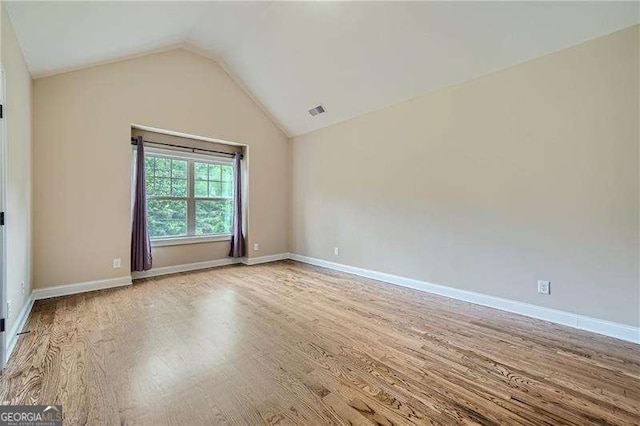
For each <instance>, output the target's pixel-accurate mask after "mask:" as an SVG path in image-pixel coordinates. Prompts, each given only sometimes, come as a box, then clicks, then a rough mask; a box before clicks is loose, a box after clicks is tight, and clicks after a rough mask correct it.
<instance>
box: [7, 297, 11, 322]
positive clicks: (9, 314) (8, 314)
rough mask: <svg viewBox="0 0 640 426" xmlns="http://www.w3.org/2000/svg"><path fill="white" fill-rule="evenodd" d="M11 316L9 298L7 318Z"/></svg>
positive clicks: (9, 301)
mask: <svg viewBox="0 0 640 426" xmlns="http://www.w3.org/2000/svg"><path fill="white" fill-rule="evenodd" d="M9 318H11V300H7V319H9Z"/></svg>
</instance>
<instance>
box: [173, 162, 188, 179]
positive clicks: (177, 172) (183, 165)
mask: <svg viewBox="0 0 640 426" xmlns="http://www.w3.org/2000/svg"><path fill="white" fill-rule="evenodd" d="M171 168H172V172H173V174H172V175H171V177H174V178H184V179H186V178H187V161H186V160H172V161H171Z"/></svg>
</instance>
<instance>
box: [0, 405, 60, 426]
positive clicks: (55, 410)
mask: <svg viewBox="0 0 640 426" xmlns="http://www.w3.org/2000/svg"><path fill="white" fill-rule="evenodd" d="M0 426H62V405H0Z"/></svg>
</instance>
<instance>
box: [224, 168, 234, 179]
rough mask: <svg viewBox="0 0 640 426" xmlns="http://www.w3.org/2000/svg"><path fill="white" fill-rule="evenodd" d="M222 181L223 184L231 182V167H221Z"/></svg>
mask: <svg viewBox="0 0 640 426" xmlns="http://www.w3.org/2000/svg"><path fill="white" fill-rule="evenodd" d="M222 180H223V181H224V182H233V167H231V166H222Z"/></svg>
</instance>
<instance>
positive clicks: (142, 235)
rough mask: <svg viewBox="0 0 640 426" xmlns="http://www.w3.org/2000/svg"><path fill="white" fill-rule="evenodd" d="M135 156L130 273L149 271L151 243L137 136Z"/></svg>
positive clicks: (142, 147) (142, 153)
mask: <svg viewBox="0 0 640 426" xmlns="http://www.w3.org/2000/svg"><path fill="white" fill-rule="evenodd" d="M137 142H138V143H137V145H138V153H137V155H136V193H135V200H134V202H133V226H132V228H131V271H132V272H133V271H148V270H149V269H151V260H152V259H151V242H150V241H149V230H148V229H147V193H146V189H145V176H144V141H143V140H142V136H138V141H137Z"/></svg>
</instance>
